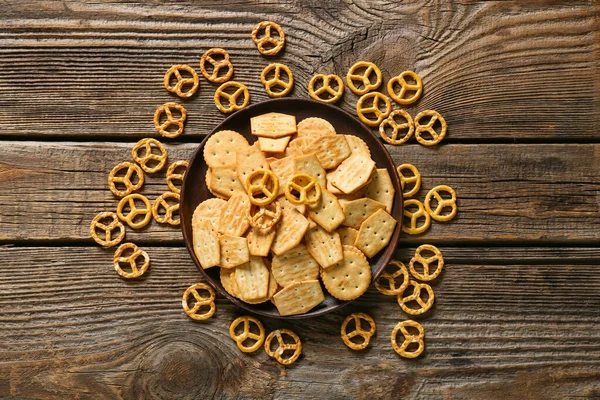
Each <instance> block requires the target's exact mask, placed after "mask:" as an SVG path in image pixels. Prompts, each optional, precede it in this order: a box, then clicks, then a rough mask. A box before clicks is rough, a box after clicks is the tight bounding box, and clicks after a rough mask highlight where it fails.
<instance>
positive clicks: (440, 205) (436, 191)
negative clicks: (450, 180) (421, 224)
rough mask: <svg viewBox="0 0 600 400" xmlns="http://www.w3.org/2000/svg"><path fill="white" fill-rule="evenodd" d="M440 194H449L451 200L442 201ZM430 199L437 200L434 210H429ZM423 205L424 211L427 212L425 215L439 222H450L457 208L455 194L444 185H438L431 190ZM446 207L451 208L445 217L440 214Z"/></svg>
mask: <svg viewBox="0 0 600 400" xmlns="http://www.w3.org/2000/svg"><path fill="white" fill-rule="evenodd" d="M440 192H446V193H450V196H451V198H449V199H444V198H443V197H442V195H441V194H440ZM432 197H435V199H436V200H437V207H436V208H435V210H432V209H431V199H432ZM423 204H424V205H425V210H427V213H428V214H429V215H430V216H431V218H433V219H435V220H436V221H440V222H446V221H450V220H451V219H452V218H454V217H455V216H456V212H457V211H458V208H457V207H456V192H455V191H454V189H452V188H451V187H450V186H446V185H439V186H436V187H434V188H433V189H431V190H430V191H429V192H428V193H427V195H426V196H425V201H424V202H423ZM448 207H450V208H451V211H450V213H449V214H445V215H444V214H442V211H444V209H445V208H448Z"/></svg>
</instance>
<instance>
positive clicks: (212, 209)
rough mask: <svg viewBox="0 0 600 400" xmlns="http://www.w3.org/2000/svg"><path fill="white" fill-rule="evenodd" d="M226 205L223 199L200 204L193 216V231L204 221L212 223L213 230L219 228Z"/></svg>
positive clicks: (205, 201) (209, 200)
mask: <svg viewBox="0 0 600 400" xmlns="http://www.w3.org/2000/svg"><path fill="white" fill-rule="evenodd" d="M225 204H227V202H226V201H225V200H222V199H208V200H204V201H203V202H202V203H200V204H199V205H198V207H196V209H195V210H194V215H193V216H192V229H195V227H196V226H197V225H198V224H200V223H201V222H202V221H204V220H208V221H210V222H211V224H212V226H213V228H214V227H217V226H218V225H219V218H220V217H221V211H222V210H223V208H224V207H225Z"/></svg>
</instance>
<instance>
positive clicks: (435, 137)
mask: <svg viewBox="0 0 600 400" xmlns="http://www.w3.org/2000/svg"><path fill="white" fill-rule="evenodd" d="M423 117H431V119H430V120H429V122H427V123H426V124H425V125H421V118H423ZM436 121H440V125H441V127H442V129H441V130H440V133H437V132H436V131H435V129H434V125H435V122H436ZM447 127H448V125H446V120H445V119H444V117H442V116H441V115H440V113H438V112H437V111H433V110H425V111H421V112H420V113H418V114H417V116H416V117H415V128H416V130H415V137H416V138H417V142H419V143H421V144H422V145H423V146H433V145H435V144H438V143H439V142H441V141H442V139H444V137H445V136H446V129H447ZM424 132H427V133H429V135H430V136H431V139H430V140H427V139H425V138H423V136H422V135H423V133H424Z"/></svg>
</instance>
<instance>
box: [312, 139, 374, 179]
mask: <svg viewBox="0 0 600 400" xmlns="http://www.w3.org/2000/svg"><path fill="white" fill-rule="evenodd" d="M306 148H307V149H309V151H311V152H314V153H315V155H316V156H317V158H318V159H319V162H320V163H321V165H322V166H323V168H325V169H332V168H335V167H337V166H338V165H340V164H341V163H342V162H343V161H344V160H345V159H347V158H348V157H349V156H350V155H351V154H352V150H350V146H348V141H347V140H346V138H345V137H344V136H343V135H335V136H321V137H318V138H316V139H315V140H314V141H312V142H311V143H309V144H308V145H307V146H306ZM369 159H370V157H369ZM369 173H370V172H369Z"/></svg>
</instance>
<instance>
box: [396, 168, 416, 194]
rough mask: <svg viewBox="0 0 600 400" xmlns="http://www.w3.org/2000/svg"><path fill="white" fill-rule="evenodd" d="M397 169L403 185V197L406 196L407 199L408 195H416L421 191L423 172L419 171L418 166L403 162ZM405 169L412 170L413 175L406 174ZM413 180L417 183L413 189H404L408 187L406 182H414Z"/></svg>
mask: <svg viewBox="0 0 600 400" xmlns="http://www.w3.org/2000/svg"><path fill="white" fill-rule="evenodd" d="M396 169H397V170H398V175H399V176H400V185H401V187H402V197H404V198H405V199H406V198H408V197H412V196H414V195H415V194H416V193H417V192H418V191H419V189H421V174H420V173H419V170H418V169H417V167H415V166H414V165H412V164H402V165H399V166H398V168H396ZM405 169H407V170H409V171H411V172H412V173H413V176H406V175H404V173H403V172H402V171H404V170H405ZM413 182H414V184H415V185H414V186H413V187H412V189H410V190H409V191H407V192H405V191H404V189H405V188H406V184H407V183H413Z"/></svg>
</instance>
